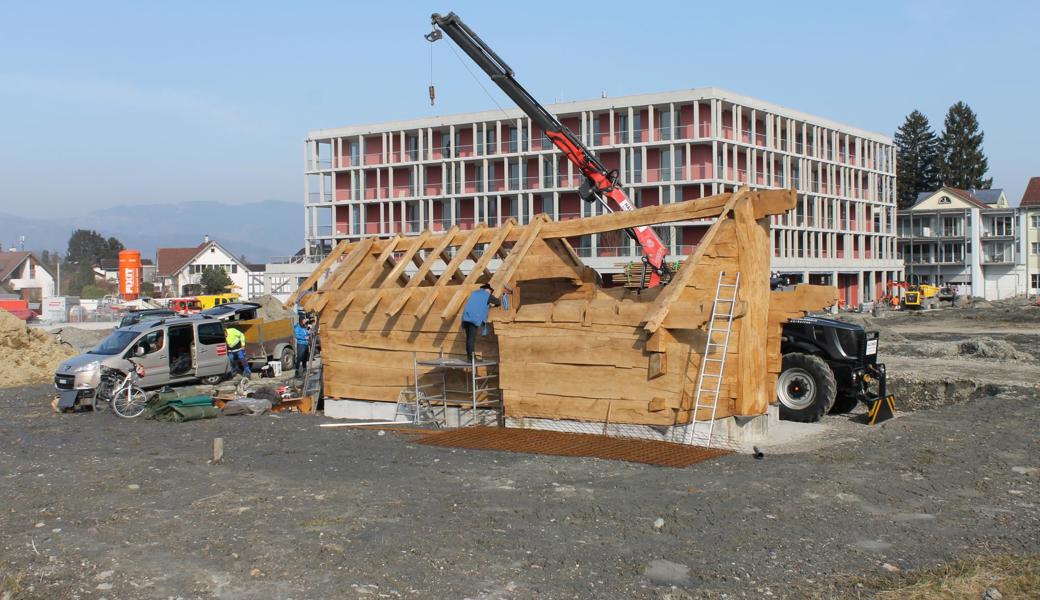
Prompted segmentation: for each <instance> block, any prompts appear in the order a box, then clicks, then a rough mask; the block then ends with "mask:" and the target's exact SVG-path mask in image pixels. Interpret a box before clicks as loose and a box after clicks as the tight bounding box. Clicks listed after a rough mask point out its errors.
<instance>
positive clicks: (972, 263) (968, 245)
mask: <svg viewBox="0 0 1040 600" xmlns="http://www.w3.org/2000/svg"><path fill="white" fill-rule="evenodd" d="M1025 225H1026V220H1025V215H1024V214H1023V213H1022V211H1020V210H1018V209H1016V208H1014V207H1012V206H1010V204H1009V203H1008V200H1007V197H1006V196H1005V195H1004V192H1003V190H999V189H998V190H973V191H968V190H960V189H956V188H951V187H942V188H939V189H938V190H935V191H934V192H925V193H922V194H921V195H920V196H919V197H918V199H917V202H916V203H915V204H914V205H913V206H912V207H910V208H909V209H907V210H905V211H901V212H900V215H899V231H898V235H899V249H900V254H901V255H902V256H903V259H904V260H905V261H906V274H907V277H908V279H909V280H910V281H911V282H918V281H920V282H922V283H931V284H934V285H949V286H952V287H954V288H956V289H957V291H958V293H959V294H963V295H971V296H976V297H980V298H985V299H987V300H999V299H1001V298H1009V297H1012V296H1017V295H1020V294H1024V293H1025V292H1026V283H1027V277H1026V269H1025V256H1026V252H1025V251H1026V248H1027V246H1026V240H1025V237H1024V236H1023V231H1024V230H1025Z"/></svg>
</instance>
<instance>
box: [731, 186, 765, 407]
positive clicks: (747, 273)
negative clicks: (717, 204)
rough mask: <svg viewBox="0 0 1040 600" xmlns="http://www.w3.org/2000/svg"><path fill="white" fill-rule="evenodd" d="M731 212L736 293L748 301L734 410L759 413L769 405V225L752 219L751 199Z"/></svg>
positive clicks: (745, 199) (742, 199)
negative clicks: (737, 282) (737, 277)
mask: <svg viewBox="0 0 1040 600" xmlns="http://www.w3.org/2000/svg"><path fill="white" fill-rule="evenodd" d="M733 212H734V224H735V232H736V237H737V247H738V248H739V253H738V256H737V260H738V262H739V264H740V288H739V290H738V293H739V294H740V296H741V298H742V299H743V300H744V301H746V302H747V314H745V315H744V316H743V317H742V318H741V319H740V337H739V338H738V339H737V345H738V348H739V350H740V351H739V354H738V359H737V364H736V365H734V366H735V367H736V370H737V374H738V381H739V382H740V392H739V396H738V402H737V413H738V414H741V415H758V414H764V413H765V412H766V409H767V407H768V406H769V399H768V397H767V395H766V389H765V385H764V383H765V380H764V377H763V375H764V373H765V370H766V349H767V345H766V336H767V327H768V324H769V232H768V230H767V228H768V225H764V224H760V223H759V222H758V221H755V219H754V207H753V206H752V204H751V200H750V198H748V197H744V198H741V200H740V201H739V202H737V205H736V206H735V207H734V211H733Z"/></svg>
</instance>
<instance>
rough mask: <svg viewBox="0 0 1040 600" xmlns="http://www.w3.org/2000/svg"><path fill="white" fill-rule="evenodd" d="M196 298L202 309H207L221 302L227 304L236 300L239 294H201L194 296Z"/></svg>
mask: <svg viewBox="0 0 1040 600" xmlns="http://www.w3.org/2000/svg"><path fill="white" fill-rule="evenodd" d="M196 298H197V299H198V301H199V303H200V304H201V305H202V310H207V309H210V308H213V307H214V306H220V305H221V304H227V303H229V302H238V299H239V296H238V294H235V293H227V294H204V295H202V296H196Z"/></svg>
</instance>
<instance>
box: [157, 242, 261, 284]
mask: <svg viewBox="0 0 1040 600" xmlns="http://www.w3.org/2000/svg"><path fill="white" fill-rule="evenodd" d="M155 257H156V260H155V262H156V293H157V295H161V296H164V297H175V296H182V295H193V292H192V287H193V286H197V285H198V284H199V282H200V280H201V277H202V271H203V270H204V269H206V268H218V269H223V271H224V272H225V273H227V276H228V277H229V278H230V279H231V282H232V284H233V286H234V288H233V290H232V291H235V292H238V294H239V295H240V296H241V297H242V298H243V299H249V298H253V297H255V296H259V295H260V294H262V288H257V286H256V283H255V280H253V279H252V278H251V275H252V274H253V272H254V270H256V269H257V267H255V266H252V265H248V264H246V263H244V262H242V261H241V260H239V259H238V258H235V255H234V254H233V253H232V252H230V251H228V250H227V248H224V247H223V246H222V245H220V244H219V243H217V242H216V241H214V240H211V239H209V236H206V238H205V239H204V240H203V242H202V243H201V244H199V245H198V246H195V247H189V248H157V249H156V251H155ZM259 268H260V269H262V267H259ZM258 289H259V292H258Z"/></svg>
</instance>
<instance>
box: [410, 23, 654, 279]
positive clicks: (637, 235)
mask: <svg viewBox="0 0 1040 600" xmlns="http://www.w3.org/2000/svg"><path fill="white" fill-rule="evenodd" d="M432 21H433V31H431V32H430V33H429V34H427V35H426V39H427V40H429V41H430V42H435V41H437V40H439V39H441V37H442V33H441V32H443V33H445V34H447V35H448V37H450V38H451V39H452V40H454V42H455V43H456V44H458V46H459V48H462V50H463V52H465V53H466V54H467V55H469V57H470V58H471V59H473V62H475V63H477V65H478V66H480V68H481V69H484V72H485V73H487V74H488V76H489V77H491V80H492V81H493V82H495V84H496V85H497V86H498V87H499V88H501V89H502V91H503V92H505V93H506V95H507V96H509V97H510V98H511V99H512V100H513V102H516V104H517V106H519V107H520V110H522V111H524V113H525V114H527V116H528V117H530V118H531V121H533V122H534V123H535V125H537V126H538V127H540V128H541V129H542V131H544V132H545V135H546V137H548V138H549V140H550V141H551V142H552V143H553V144H554V145H555V146H556V147H557V148H558V149H559V150H560V152H563V155H564V156H566V157H567V159H568V160H570V161H571V162H572V163H573V164H574V166H576V167H577V168H578V169H579V170H580V171H581V172H582V174H583V175H584V176H585V180H584V181H583V183H582V185H581V188H580V189H579V194H580V195H581V197H582V199H583V200H585V201H587V202H599V203H600V204H601V205H602V206H603V207H604V208H605V209H606V210H607V211H609V212H615V211H617V210H621V211H628V210H634V209H635V206H634V205H633V204H632V202H631V201H630V200H629V199H628V197H627V196H625V192H624V191H623V190H622V189H621V183H620V182H619V181H618V172H617V170H608V169H607V168H606V167H605V166H604V165H603V163H601V162H600V161H599V159H597V158H596V156H595V155H594V154H592V152H591V151H590V150H589V149H588V148H587V147H586V146H585V144H582V143H581V140H579V139H578V137H577V136H575V135H574V133H572V132H571V130H569V129H567V127H566V126H564V124H563V123H561V122H560V120H559V119H557V118H556V116H555V115H553V114H552V113H551V112H549V111H548V110H547V109H546V108H545V107H544V106H542V105H541V104H539V103H538V101H537V100H535V99H534V97H533V96H531V94H530V93H529V92H528V91H527V90H526V89H524V87H523V86H522V85H520V83H519V82H517V80H516V79H515V77H514V73H513V69H511V68H509V65H507V64H506V63H505V61H503V60H502V59H501V58H499V56H498V55H497V54H495V51H494V50H492V49H491V48H490V47H489V46H488V45H487V43H485V42H484V40H482V39H480V36H478V35H477V34H476V33H474V32H473V30H472V29H470V28H469V27H467V26H466V24H465V23H463V22H462V19H460V18H459V16H458V15H456V14H455V13H453V12H452V13H448V15H447V16H443V17H442V16H441V15H439V14H437V13H434V14H433V17H432ZM626 231H627V232H628V234H629V235H630V236H632V238H634V239H635V240H636V242H638V243H639V245H640V246H641V247H642V249H643V263H644V265H646V266H647V267H649V270H650V273H649V277H648V278H647V279H646V282H645V283H646V287H655V286H657V285H660V283H661V276H662V275H665V274H667V273H668V266H667V265H666V264H665V260H664V259H665V256H667V254H668V249H667V248H665V246H664V243H663V242H662V241H661V238H660V237H658V236H657V234H656V233H655V232H654V230H653V229H652V228H650V227H648V226H640V227H635V228H632V229H626Z"/></svg>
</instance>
